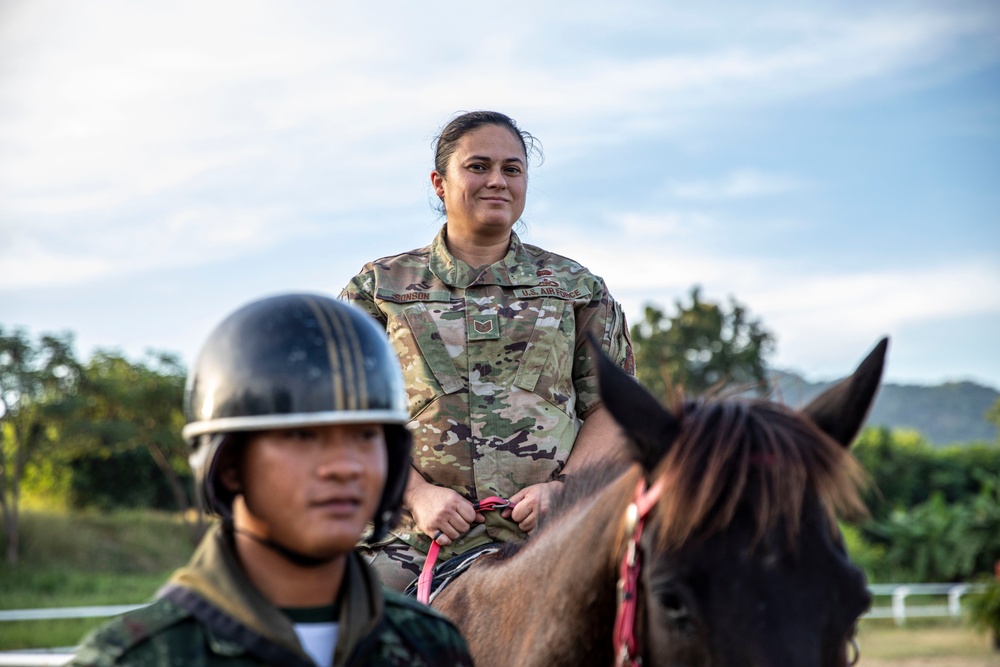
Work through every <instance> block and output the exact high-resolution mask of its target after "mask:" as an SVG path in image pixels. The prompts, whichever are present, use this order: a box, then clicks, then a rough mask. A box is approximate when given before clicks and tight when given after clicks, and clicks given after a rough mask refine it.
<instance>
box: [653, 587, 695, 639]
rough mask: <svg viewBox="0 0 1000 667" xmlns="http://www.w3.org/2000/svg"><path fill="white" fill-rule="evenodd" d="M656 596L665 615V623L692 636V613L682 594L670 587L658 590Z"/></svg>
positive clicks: (693, 629)
mask: <svg viewBox="0 0 1000 667" xmlns="http://www.w3.org/2000/svg"><path fill="white" fill-rule="evenodd" d="M656 597H657V599H658V600H659V603H660V606H661V607H662V608H663V615H664V616H665V617H666V621H667V623H669V624H670V625H671V626H673V627H674V628H675V629H676V630H677V631H678V632H680V633H682V634H684V635H686V636H689V637H690V636H693V635H694V633H695V624H694V615H693V614H692V613H691V608H690V607H689V606H688V604H687V602H686V601H685V600H684V596H683V595H682V594H681V593H680V592H679V591H677V590H675V589H673V588H670V589H666V590H661V591H658V592H657V595H656Z"/></svg>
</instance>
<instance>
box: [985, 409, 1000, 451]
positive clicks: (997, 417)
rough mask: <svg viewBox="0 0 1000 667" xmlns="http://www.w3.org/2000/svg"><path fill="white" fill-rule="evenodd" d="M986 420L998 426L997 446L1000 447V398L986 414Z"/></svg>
mask: <svg viewBox="0 0 1000 667" xmlns="http://www.w3.org/2000/svg"><path fill="white" fill-rule="evenodd" d="M986 419H987V420H988V421H990V422H992V423H994V424H996V425H997V429H998V430H997V444H998V445H1000V398H998V399H997V402H996V403H994V404H993V407H992V408H990V409H989V410H988V411H987V412H986Z"/></svg>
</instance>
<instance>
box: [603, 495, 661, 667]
mask: <svg viewBox="0 0 1000 667" xmlns="http://www.w3.org/2000/svg"><path fill="white" fill-rule="evenodd" d="M664 486H665V485H664V483H663V479H659V480H657V482H656V483H655V484H653V486H651V487H650V488H649V490H646V480H645V478H643V477H640V478H639V482H638V484H636V487H635V500H633V501H632V503H631V504H630V505H629V506H628V510H626V512H625V532H626V534H629V533H631V535H630V536H629V540H628V545H627V547H626V548H625V556H624V557H623V558H622V565H621V571H620V574H619V576H618V611H617V614H616V616H615V631H614V637H613V639H614V646H615V665H616V667H638V666H639V665H640V662H639V656H638V653H639V642H638V641H637V640H636V637H635V610H636V605H637V603H638V594H639V569H640V566H641V563H640V559H639V539H640V538H641V537H642V526H643V524H644V523H645V519H646V515H647V514H649V510H650V509H652V507H653V505H655V504H656V501H657V500H658V499H659V498H660V495H661V494H662V493H663V487H664Z"/></svg>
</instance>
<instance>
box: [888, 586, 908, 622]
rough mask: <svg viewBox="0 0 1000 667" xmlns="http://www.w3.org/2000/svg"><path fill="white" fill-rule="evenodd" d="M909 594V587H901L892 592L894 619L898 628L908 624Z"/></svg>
mask: <svg viewBox="0 0 1000 667" xmlns="http://www.w3.org/2000/svg"><path fill="white" fill-rule="evenodd" d="M909 594H910V588H909V586H900V587H899V588H897V589H896V590H894V591H893V592H892V618H893V619H894V620H895V621H896V625H898V626H902V625H903V624H904V623H906V596H907V595H909Z"/></svg>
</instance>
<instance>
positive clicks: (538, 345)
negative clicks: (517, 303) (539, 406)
mask: <svg viewBox="0 0 1000 667" xmlns="http://www.w3.org/2000/svg"><path fill="white" fill-rule="evenodd" d="M533 301H534V304H537V306H534V304H533V305H532V306H529V308H532V307H535V308H537V309H538V317H537V318H536V319H535V326H534V329H532V331H531V336H530V337H529V339H528V345H527V348H526V349H525V351H524V356H523V357H522V358H521V363H520V366H519V367H518V370H517V375H516V376H515V377H514V384H515V385H516V386H518V387H520V388H521V389H525V390H527V391H530V392H533V393H535V394H537V395H539V396H541V397H542V398H544V399H545V400H547V401H548V402H549V403H551V404H552V405H554V406H555V407H557V408H559V409H560V410H562V411H563V412H565V413H566V414H567V415H569V416H570V417H572V416H573V415H574V411H575V407H576V390H575V389H574V388H573V355H574V353H575V348H576V317H575V313H576V311H575V310H574V302H573V301H572V300H569V299H559V298H550V297H546V298H543V299H538V300H533Z"/></svg>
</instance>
